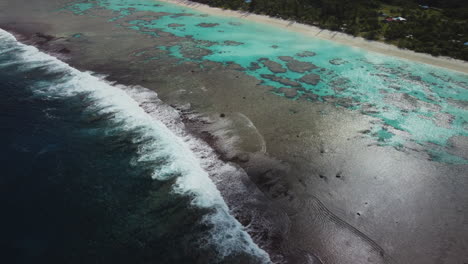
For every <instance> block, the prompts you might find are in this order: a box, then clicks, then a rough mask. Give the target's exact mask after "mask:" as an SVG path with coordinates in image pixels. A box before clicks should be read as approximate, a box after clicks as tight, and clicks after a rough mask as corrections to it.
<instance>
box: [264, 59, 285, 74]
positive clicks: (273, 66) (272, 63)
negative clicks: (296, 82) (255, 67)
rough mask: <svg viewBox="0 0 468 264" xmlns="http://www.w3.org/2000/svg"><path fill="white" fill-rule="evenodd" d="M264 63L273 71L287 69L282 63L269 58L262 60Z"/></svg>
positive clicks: (281, 71)
mask: <svg viewBox="0 0 468 264" xmlns="http://www.w3.org/2000/svg"><path fill="white" fill-rule="evenodd" d="M262 63H263V65H265V66H266V67H267V68H268V69H269V70H270V71H271V72H273V73H285V72H286V71H287V70H286V69H285V68H283V66H282V65H281V64H279V63H278V62H275V61H272V60H269V59H266V60H262Z"/></svg>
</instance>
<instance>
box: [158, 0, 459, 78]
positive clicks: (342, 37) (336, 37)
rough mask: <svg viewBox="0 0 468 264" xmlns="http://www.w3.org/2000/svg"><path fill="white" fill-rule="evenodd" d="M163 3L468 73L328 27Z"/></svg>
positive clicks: (176, 0)
mask: <svg viewBox="0 0 468 264" xmlns="http://www.w3.org/2000/svg"><path fill="white" fill-rule="evenodd" d="M158 1H161V2H168V3H172V4H177V5H182V6H185V7H189V8H192V9H196V10H198V11H201V12H204V13H208V14H213V15H218V16H230V17H236V18H241V19H245V20H249V21H253V22H257V23H266V24H270V25H273V26H277V27H279V28H283V29H287V30H291V31H294V32H298V33H302V34H305V35H307V36H310V37H314V38H320V39H325V40H330V41H334V42H337V43H340V44H344V45H349V46H353V47H357V48H362V49H366V50H369V51H373V52H378V53H381V54H384V55H389V56H395V57H399V58H403V59H407V60H412V61H415V62H421V63H425V64H430V65H433V66H437V67H443V68H447V69H450V70H454V71H459V72H462V73H466V74H468V62H465V61H462V60H457V59H453V58H449V57H442V56H441V57H434V56H432V55H430V54H425V53H417V52H414V51H411V50H406V49H400V48H398V47H396V46H393V45H390V44H386V43H383V42H379V41H369V40H366V39H364V38H361V37H354V36H351V35H348V34H344V33H341V32H336V31H330V30H324V29H321V28H318V27H315V26H311V25H306V24H301V23H296V22H293V21H290V20H283V19H279V18H273V17H268V16H263V15H257V14H252V13H247V12H240V11H233V10H226V9H221V8H216V7H210V6H208V5H205V4H200V3H196V2H192V1H186V0H158Z"/></svg>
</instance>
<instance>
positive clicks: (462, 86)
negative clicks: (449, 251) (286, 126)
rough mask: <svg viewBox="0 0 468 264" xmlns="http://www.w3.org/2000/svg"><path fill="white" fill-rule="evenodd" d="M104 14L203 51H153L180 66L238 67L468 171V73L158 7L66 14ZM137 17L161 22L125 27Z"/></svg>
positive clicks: (118, 5)
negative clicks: (466, 143) (466, 153)
mask: <svg viewBox="0 0 468 264" xmlns="http://www.w3.org/2000/svg"><path fill="white" fill-rule="evenodd" d="M97 8H99V9H108V10H112V11H114V13H115V17H114V18H112V19H110V20H109V22H110V23H116V24H117V25H119V26H124V27H128V28H130V29H133V30H137V31H140V32H141V33H142V34H150V35H152V36H154V37H155V38H157V37H160V36H159V35H158V34H160V33H158V32H168V33H171V34H173V35H175V36H179V37H188V36H189V37H190V38H192V39H195V40H197V41H198V42H197V48H199V50H201V51H203V52H202V54H201V55H199V56H186V55H185V56H184V53H183V52H181V50H182V49H184V47H183V44H181V45H178V46H177V45H176V46H171V47H165V46H156V47H154V48H155V49H162V50H168V51H170V52H171V55H172V56H174V57H177V58H179V59H180V61H181V62H182V61H187V60H189V61H206V60H210V61H215V62H220V63H224V64H226V65H236V66H237V69H238V70H239V71H242V72H245V73H246V74H249V75H252V76H254V77H256V78H258V79H259V80H261V81H262V82H263V84H265V85H269V86H272V87H273V89H272V92H273V93H275V94H277V95H278V96H283V97H285V99H289V100H298V99H299V98H302V99H306V100H309V101H322V102H328V103H331V104H335V105H337V106H340V107H346V108H348V109H352V110H355V111H360V112H362V113H363V114H366V115H370V116H372V117H375V118H377V119H378V120H380V121H378V122H375V123H374V126H373V128H372V129H370V130H369V131H363V134H365V135H367V136H369V137H374V138H376V139H377V141H378V143H379V144H380V145H387V146H393V147H395V148H398V149H403V148H408V149H420V148H423V149H424V150H425V151H427V152H428V153H429V154H430V155H431V157H432V159H433V160H435V161H439V162H445V163H453V164H468V160H466V159H465V158H463V157H460V156H456V155H455V154H450V151H449V149H450V147H451V144H452V139H453V138H455V137H467V136H468V107H467V106H468V76H467V75H465V74H462V73H458V72H453V71H449V70H445V69H442V68H438V67H433V66H430V65H425V64H419V63H414V62H411V61H406V60H403V59H397V58H394V57H390V56H384V55H380V54H377V53H373V52H369V51H365V50H362V49H358V48H353V47H349V46H345V45H341V44H337V43H333V42H330V41H326V40H320V39H315V38H311V37H308V36H304V35H302V34H299V33H294V32H291V31H288V30H285V29H279V28H275V27H273V26H269V25H266V24H260V23H253V22H250V21H245V20H242V19H241V18H233V17H221V16H214V15H207V14H204V13H200V12H198V11H196V10H193V9H190V8H185V7H181V6H178V5H174V4H169V3H165V2H159V1H152V0H95V1H75V2H73V3H71V4H70V5H68V6H66V7H65V8H64V9H65V10H68V11H72V12H73V13H75V14H77V15H83V16H86V15H91V13H92V12H90V11H92V10H93V9H97ZM137 11H147V12H148V11H149V12H154V13H155V15H157V17H155V19H144V18H143V19H137V20H127V21H126V22H125V23H122V20H125V17H127V16H130V15H132V14H133V13H135V12H137ZM152 30H153V31H152ZM76 34H77V37H85V36H83V35H82V34H80V33H78V32H77V33H76ZM150 59H158V58H157V57H151V58H150Z"/></svg>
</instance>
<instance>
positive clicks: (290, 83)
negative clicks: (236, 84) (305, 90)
mask: <svg viewBox="0 0 468 264" xmlns="http://www.w3.org/2000/svg"><path fill="white" fill-rule="evenodd" d="M260 76H261V77H262V78H265V79H269V80H272V81H274V82H278V83H281V84H283V85H288V86H292V87H300V86H301V84H300V83H298V82H295V81H292V80H289V79H286V78H283V77H278V76H275V75H273V74H261V75H260Z"/></svg>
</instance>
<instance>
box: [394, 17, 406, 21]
mask: <svg viewBox="0 0 468 264" xmlns="http://www.w3.org/2000/svg"><path fill="white" fill-rule="evenodd" d="M393 20H395V21H406V18H404V17H395V18H394V19H393Z"/></svg>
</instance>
